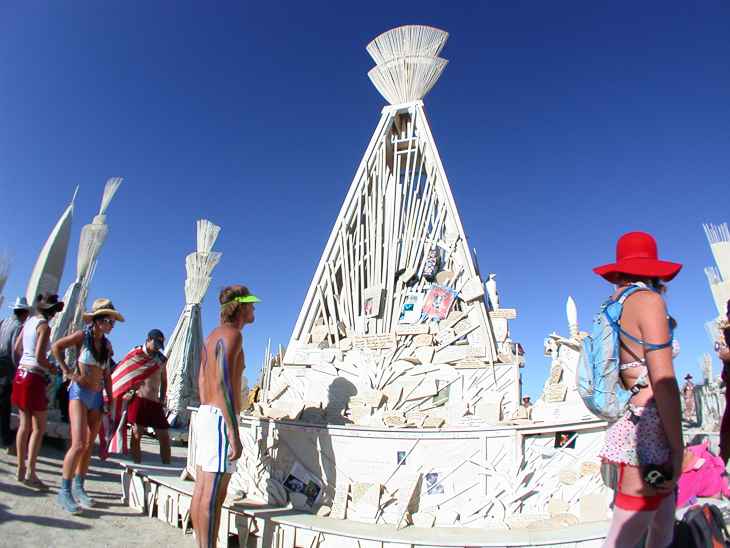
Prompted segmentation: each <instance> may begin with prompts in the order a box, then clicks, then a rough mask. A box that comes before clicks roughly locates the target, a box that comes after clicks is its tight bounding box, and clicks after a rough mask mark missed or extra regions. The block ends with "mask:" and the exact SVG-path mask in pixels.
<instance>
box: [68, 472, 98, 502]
mask: <svg viewBox="0 0 730 548" xmlns="http://www.w3.org/2000/svg"><path fill="white" fill-rule="evenodd" d="M84 479H85V478H83V477H82V476H79V475H78V474H77V475H75V476H74V483H73V487H71V494H72V495H73V498H74V500H75V501H76V502H78V503H79V504H80V505H81V506H86V508H91V507H92V506H96V501H95V500H94V499H92V498H91V497H90V496H89V495H88V494H87V493H86V490H85V489H84Z"/></svg>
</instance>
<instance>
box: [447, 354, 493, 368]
mask: <svg viewBox="0 0 730 548" xmlns="http://www.w3.org/2000/svg"><path fill="white" fill-rule="evenodd" d="M486 367H487V365H486V364H485V363H484V362H483V361H482V360H480V359H479V358H475V357H474V356H466V357H465V358H464V359H462V360H460V361H459V362H457V363H456V365H455V366H454V368H455V369H484V368H486Z"/></svg>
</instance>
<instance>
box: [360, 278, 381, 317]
mask: <svg viewBox="0 0 730 548" xmlns="http://www.w3.org/2000/svg"><path fill="white" fill-rule="evenodd" d="M382 300H383V288H382V287H379V286H378V287H368V288H366V289H365V290H364V291H363V292H362V315H363V316H365V317H366V318H372V317H374V316H377V315H378V314H380V303H381V302H382Z"/></svg>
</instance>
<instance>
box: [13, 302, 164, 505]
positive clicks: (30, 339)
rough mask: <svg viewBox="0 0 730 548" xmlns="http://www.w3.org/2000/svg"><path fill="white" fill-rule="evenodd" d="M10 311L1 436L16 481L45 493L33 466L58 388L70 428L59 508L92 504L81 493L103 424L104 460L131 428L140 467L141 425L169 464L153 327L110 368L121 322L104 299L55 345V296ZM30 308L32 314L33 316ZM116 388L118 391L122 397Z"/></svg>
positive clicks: (59, 305)
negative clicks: (112, 337) (71, 359)
mask: <svg viewBox="0 0 730 548" xmlns="http://www.w3.org/2000/svg"><path fill="white" fill-rule="evenodd" d="M10 308H11V309H12V310H13V315H12V316H10V317H9V318H6V319H5V320H3V321H2V322H1V323H0V375H1V376H0V439H1V440H2V444H3V446H4V447H5V450H6V452H7V453H8V454H10V455H16V456H17V463H18V464H17V481H18V482H20V483H22V484H24V485H26V486H27V487H30V488H32V489H35V490H37V491H44V492H45V491H49V487H48V485H46V484H45V483H43V481H41V479H40V478H39V477H38V474H37V472H36V465H37V461H38V453H39V451H40V447H41V442H42V440H43V435H44V433H45V430H46V422H47V414H48V403H49V399H51V400H53V399H54V397H55V394H56V392H57V388H58V387H59V386H60V385H61V384H63V386H65V387H66V388H67V390H68V418H69V424H70V430H71V444H70V447H69V449H68V451H67V452H66V455H65V457H64V460H63V468H62V470H61V476H62V477H61V489H60V490H59V493H58V504H59V506H61V507H62V508H63V509H64V510H66V511H67V512H69V513H70V514H81V513H82V512H83V509H82V507H87V508H90V507H93V506H95V505H96V501H95V500H94V499H93V498H91V497H90V496H89V494H88V493H87V492H86V490H85V488H84V481H85V479H86V474H87V472H88V470H89V465H90V462H91V454H92V450H93V447H94V443H95V441H96V439H97V437H98V436H99V434H100V430H101V429H102V425H103V423H104V422H106V426H107V432H106V433H105V434H104V435H102V436H101V444H100V447H101V451H100V454H101V455H102V457H104V458H105V456H106V449H107V447H108V446H110V445H112V446H113V447H114V448H115V449H118V448H121V451H120V452H126V426H127V423H129V424H131V425H132V441H131V453H132V458H133V460H134V461H135V462H138V463H139V462H141V449H140V441H141V438H142V435H143V433H144V432H146V431H147V428H154V431H155V435H156V437H157V438H158V440H159V441H160V455H161V458H162V462H163V463H165V464H169V462H170V437H169V434H168V429H169V427H170V426H169V423H168V421H167V418H166V415H165V411H164V407H163V402H164V398H165V396H166V391H167V377H166V368H165V362H166V358H165V356H164V355H163V354H162V352H161V350H162V349H164V342H165V336H164V335H163V334H162V332H161V331H160V330H159V329H153V330H151V331H150V332H149V334H148V336H147V341H146V342H145V344H144V345H141V346H138V347H136V348H134V349H133V350H131V351H130V352H129V353H128V354H127V355H126V356H125V357H124V358H123V359H122V360H121V361H120V362H119V364H118V365H116V367H115V363H114V361H113V359H112V356H113V355H114V350H113V347H112V344H111V342H110V341H109V339H108V338H107V336H108V335H109V334H110V333H111V331H112V329H113V328H114V326H115V324H116V322H123V321H124V317H123V316H122V315H121V314H120V313H119V312H118V311H117V310H116V309H115V308H114V304H113V303H112V302H111V301H110V300H108V299H97V300H96V301H94V303H93V305H92V307H91V312H87V313H85V314H83V320H84V324H85V327H84V328H82V329H79V330H77V331H75V332H74V333H71V334H69V335H67V336H65V337H62V338H60V339H59V340H57V341H55V342H54V343H53V344H51V341H50V335H51V328H50V326H49V323H50V322H51V320H52V319H53V318H54V316H55V315H56V314H58V313H60V312H62V311H63V308H64V303H63V301H60V300H59V298H58V295H55V294H52V293H43V294H41V295H38V297H37V298H36V300H35V302H34V303H33V305H30V304H28V302H27V300H26V299H25V298H24V297H19V298H18V299H17V300H16V302H15V303H13V304H12V305H10ZM34 310H35V312H36V314H35V315H31V314H32V312H33V311H34ZM69 349H72V350H74V351H75V352H73V355H74V356H76V364H75V365H74V366H71V365H70V364H69V363H68V362H67V360H66V358H67V351H68V350H69ZM59 377H61V378H60V379H59ZM59 380H60V381H61V382H60V383H58V382H57V381H59ZM119 387H121V388H122V391H123V395H121V397H120V394H119ZM105 393H106V394H105ZM13 405H15V406H17V409H18V415H19V419H20V422H19V426H18V430H17V433H16V435H15V436H14V437H13V435H12V431H11V427H10V416H11V409H12V406H13ZM126 407H129V409H125V408H126ZM110 410H111V413H110ZM117 410H119V411H121V412H123V411H124V410H126V411H127V414H126V420H119V419H120V418H121V417H122V416H125V415H123V414H122V413H116V411H117ZM110 417H114V418H116V419H118V420H117V421H115V420H114V418H110ZM105 418H106V419H107V420H106V421H104V420H103V419H105ZM118 433H121V434H122V435H125V440H124V443H122V444H121V445H115V444H112V443H107V441H106V438H107V437H109V438H111V439H114V440H115V441H116V439H118Z"/></svg>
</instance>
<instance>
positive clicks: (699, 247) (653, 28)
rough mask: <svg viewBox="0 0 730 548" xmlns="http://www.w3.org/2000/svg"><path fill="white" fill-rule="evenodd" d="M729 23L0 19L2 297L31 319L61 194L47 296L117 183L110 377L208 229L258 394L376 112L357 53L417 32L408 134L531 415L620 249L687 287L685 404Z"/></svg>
mask: <svg viewBox="0 0 730 548" xmlns="http://www.w3.org/2000/svg"><path fill="white" fill-rule="evenodd" d="M728 21H730V3H728V2H726V1H724V0H723V1H702V2H667V1H661V2H659V1H657V2H651V1H650V2H638V3H637V2H633V1H632V2H623V1H615V2H592V1H585V0H581V1H570V0H563V1H560V2H557V1H555V2H543V1H532V2H527V1H517V0H509V1H488V0H481V1H478V2H428V1H419V2H411V1H404V0H400V1H398V2H392V1H389V2H381V1H377V0H376V1H373V0H370V1H368V2H347V1H337V2H276V3H271V2H240V1H227V2H186V1H176V2H172V1H168V2H149V1H134V0H133V1H129V0H125V1H123V2H122V1H105V2H92V1H88V2H77V1H68V2H41V1H33V2H27V1H24V0H11V1H8V0H4V1H2V2H0V196H2V205H3V207H2V214H1V216H0V249H1V248H3V247H6V246H7V249H8V251H9V252H11V253H12V254H13V255H14V260H15V262H14V267H13V270H12V272H11V274H10V278H9V280H8V282H7V284H6V286H5V290H4V292H3V294H4V295H5V297H6V301H10V300H12V299H13V298H14V297H15V296H16V295H22V294H25V290H26V285H27V281H28V277H29V275H30V273H31V270H32V268H33V264H34V262H35V260H36V258H37V256H38V253H39V252H40V249H41V247H42V245H43V243H44V242H45V240H46V238H47V237H48V234H49V233H50V231H51V229H52V227H53V226H54V224H55V223H56V221H57V219H58V217H59V216H60V215H61V213H62V211H63V210H64V208H65V207H66V205H67V204H68V202H69V201H70V199H71V196H72V194H73V191H74V188H75V187H76V185H80V187H81V188H80V190H79V194H78V198H77V202H76V213H75V217H74V225H73V233H72V243H71V246H70V254H69V260H68V262H67V265H66V272H65V274H64V281H63V282H62V284H61V293H63V292H65V290H66V288H67V287H68V284H69V283H70V282H71V281H72V280H73V278H74V276H75V255H76V251H77V246H78V237H79V234H80V230H81V227H82V226H83V225H84V224H86V223H89V222H91V220H92V218H93V216H94V215H96V213H97V212H98V208H99V203H100V200H101V194H102V189H103V186H104V183H105V181H106V180H107V179H108V178H109V177H114V176H118V177H123V178H124V183H123V184H122V186H121V187H120V189H119V191H118V192H117V195H116V196H115V198H114V200H113V201H112V203H111V205H110V207H109V208H108V210H107V215H108V224H109V226H110V229H111V230H110V234H109V238H108V239H107V242H106V244H105V246H104V248H103V249H102V252H101V255H100V257H99V266H98V268H97V271H96V277H95V279H94V283H93V286H92V291H91V299H92V300H93V299H96V298H99V297H108V298H110V299H112V300H113V301H114V303H115V304H116V305H117V308H118V309H119V310H120V311H121V312H122V313H123V314H124V315H125V316H126V317H127V322H126V323H125V324H118V325H117V327H116V328H115V329H114V331H113V332H112V336H111V339H112V341H113V343H114V345H115V347H116V351H117V355H123V354H124V353H125V352H126V351H127V350H129V349H130V348H131V347H132V346H134V345H135V344H140V343H141V342H142V341H143V340H144V337H145V335H146V333H147V331H148V330H149V329H150V328H151V327H159V328H160V329H162V330H163V331H164V332H165V334H167V335H168V336H169V335H170V333H171V332H172V329H173V327H174V325H175V323H176V322H177V319H178V317H179V315H180V312H181V311H182V309H183V306H184V304H185V302H184V301H185V299H184V292H183V284H184V280H185V269H184V259H185V256H186V255H187V254H188V253H191V252H193V251H195V242H196V240H195V223H196V221H197V220H198V219H209V220H210V221H212V222H214V223H216V224H218V225H220V226H221V227H222V230H221V233H220V236H219V238H218V241H217V243H216V245H215V246H214V248H213V249H214V250H215V251H220V252H222V253H223V259H222V261H221V263H220V264H219V265H218V267H217V268H216V269H215V271H214V272H213V276H214V280H213V283H212V285H211V289H210V291H209V293H208V296H207V298H206V300H205V302H204V305H203V318H204V329H205V330H206V331H208V330H209V329H211V328H212V327H214V326H215V325H216V323H217V314H218V310H217V309H218V307H217V306H216V295H215V292H216V289H219V288H221V287H223V286H225V285H228V284H231V283H243V284H245V285H248V286H249V288H250V289H251V291H252V292H253V293H254V294H255V295H257V296H259V297H260V298H261V299H263V301H264V302H262V303H260V304H259V306H257V311H256V317H257V319H256V322H255V323H254V324H253V325H250V326H247V327H246V328H245V329H244V332H243V334H244V341H245V343H244V344H245V349H246V355H247V362H248V369H247V373H248V376H249V378H250V379H251V380H253V379H255V377H256V375H257V372H258V369H259V368H260V366H261V363H262V361H263V356H264V349H265V347H266V345H267V342H268V340H269V339H271V341H272V346H273V347H276V346H277V345H278V344H284V345H286V344H287V343H288V341H289V336H290V334H291V331H292V329H293V327H294V322H295V320H296V317H297V314H298V311H299V308H300V306H301V304H302V302H303V299H304V296H305V294H306V291H307V288H308V286H309V283H310V281H311V278H312V276H313V274H314V270H315V268H316V265H317V262H318V260H319V257H320V254H321V252H322V250H323V248H324V245H325V243H326V240H327V237H328V235H329V233H330V230H331V228H332V225H333V223H334V221H335V216H336V214H337V212H338V210H339V208H340V206H341V204H342V201H343V200H344V197H345V194H346V192H347V189H348V188H349V185H350V183H351V182H352V178H353V176H354V175H355V170H356V168H357V165H358V163H359V162H360V159H361V158H362V155H363V153H364V152H365V148H366V146H367V144H368V141H369V139H370V137H371V135H372V132H373V131H374V129H375V125H376V123H377V121H378V119H379V116H380V110H381V108H382V107H383V106H384V104H385V100H384V99H383V98H382V97H381V96H380V95H379V93H378V92H377V91H376V89H375V88H374V87H373V86H372V84H371V83H370V81H369V79H368V77H367V72H368V70H370V68H372V67H373V66H374V62H373V61H372V59H371V58H370V56H369V55H368V54H367V52H366V51H365V46H366V45H367V43H368V42H370V41H371V40H372V39H373V38H375V37H376V36H378V35H379V34H381V33H383V32H385V31H387V30H389V29H391V28H394V27H398V26H401V25H407V24H425V25H430V26H434V27H437V28H440V29H443V30H446V31H448V32H449V33H450V34H451V37H450V38H449V40H448V41H447V42H446V45H445V47H444V50H443V51H442V54H441V55H442V57H444V58H446V59H448V60H449V61H450V63H449V65H448V66H447V67H446V70H445V71H444V73H443V75H442V77H441V79H440V80H439V82H438V83H437V84H436V86H435V87H434V89H433V91H432V92H431V93H430V94H429V95H428V96H427V97H426V99H425V105H426V111H427V112H428V115H429V120H430V123H431V127H432V130H433V133H434V137H435V139H436V143H437V145H438V148H439V151H440V153H441V157H442V160H443V164H444V166H445V169H446V173H447V175H448V177H449V180H450V183H451V187H452V190H453V193H454V197H455V200H456V203H457V205H458V207H459V211H460V214H461V218H462V222H463V224H464V228H465V231H466V234H467V235H468V236H469V241H470V245H471V246H472V247H476V248H477V251H478V254H479V262H480V266H481V269H482V272H483V273H485V274H488V273H496V274H497V281H498V282H499V293H500V301H501V304H502V306H503V307H505V308H516V309H517V319H516V320H514V321H512V322H511V323H510V330H511V334H512V338H513V339H514V340H517V341H519V342H521V343H522V345H523V347H524V348H525V350H526V352H527V354H526V359H527V367H526V368H525V369H524V370H523V376H524V381H525V391H526V392H527V393H530V394H531V395H533V397H537V396H539V391H540V387H541V386H542V384H543V382H544V380H545V378H546V377H547V372H548V369H549V360H548V358H546V357H544V356H542V341H543V338H544V337H545V336H547V335H548V334H549V333H551V332H553V331H557V332H558V333H561V334H566V333H567V322H566V320H565V302H566V299H567V297H568V296H569V295H572V296H573V298H574V299H575V301H576V303H577V306H578V311H579V318H580V322H581V327H582V328H583V329H588V328H589V323H590V321H591V318H592V314H593V312H594V311H595V309H596V308H597V307H598V305H599V304H600V303H601V302H602V300H603V299H604V298H605V297H606V296H607V295H608V294H609V293H610V292H611V286H610V285H609V284H608V283H607V282H604V281H603V280H602V279H601V278H599V277H598V276H596V275H595V274H593V272H592V270H591V269H592V268H593V267H595V266H598V265H600V264H604V263H608V262H612V261H613V258H614V247H615V242H616V240H617V239H618V237H619V236H621V235H622V234H623V233H625V232H628V231H632V230H643V231H647V232H650V233H652V234H654V235H655V236H656V238H657V240H658V242H659V247H660V256H661V257H663V258H665V259H667V260H672V261H677V262H681V263H684V265H685V266H684V269H683V270H682V272H681V273H680V274H679V276H678V277H677V278H676V280H675V281H673V282H672V283H671V284H670V290H669V295H668V304H669V309H670V312H671V313H672V314H673V315H674V316H675V317H676V318H677V320H678V322H679V329H678V331H677V337H678V339H679V340H680V342H681V344H682V347H683V350H682V353H681V354H680V356H679V357H678V358H677V360H676V361H675V365H676V368H677V371H678V374H681V375H682V376H684V375H685V374H686V373H687V372H691V373H692V374H693V375H694V376H695V379H697V377H698V376H700V370H699V364H698V356H699V355H700V354H702V353H705V352H710V351H711V347H710V341H709V339H708V337H707V335H706V333H705V330H704V322H705V320H708V319H711V318H714V317H716V315H717V311H716V309H715V306H714V304H713V301H712V297H711V294H710V289H709V286H708V284H707V280H706V277H705V274H704V272H703V268H704V267H705V266H709V265H713V264H714V262H713V260H712V254H711V251H710V248H709V245H708V243H707V240H706V238H705V235H704V232H703V230H702V223H714V224H721V223H723V222H727V221H729V220H730V215H729V214H728V204H729V203H730V199H729V198H730V192H729V190H728V189H729V188H730V185H729V184H728V183H729V182H730V92H729V91H728V90H730V32H728ZM5 306H7V303H6V305H5ZM7 312H9V310H8V309H7V308H4V312H3V314H2V316H5V315H6V313H7ZM715 367H716V371H718V370H719V365H718V363H717V362H716V363H715Z"/></svg>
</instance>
